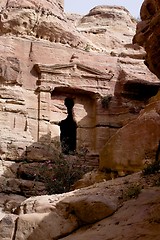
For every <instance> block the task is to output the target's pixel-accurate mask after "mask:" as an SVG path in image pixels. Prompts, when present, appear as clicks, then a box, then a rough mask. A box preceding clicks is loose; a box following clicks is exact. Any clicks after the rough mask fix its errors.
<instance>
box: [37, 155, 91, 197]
mask: <svg viewBox="0 0 160 240" xmlns="http://www.w3.org/2000/svg"><path fill="white" fill-rule="evenodd" d="M39 170H40V175H39V176H38V178H37V179H36V180H38V181H42V182H44V184H45V186H46V190H47V192H48V193H49V194H58V193H64V192H68V191H70V189H71V187H72V185H73V184H74V183H75V182H76V181H78V180H79V179H80V178H81V177H82V176H83V175H84V174H85V173H87V172H88V171H89V167H87V166H86V165H85V164H84V163H82V162H81V159H80V158H79V156H76V155H75V156H71V155H68V156H67V157H66V156H64V155H62V154H60V156H59V158H57V159H56V160H54V161H53V162H51V161H46V162H44V164H43V165H42V166H41V167H40V169H39Z"/></svg>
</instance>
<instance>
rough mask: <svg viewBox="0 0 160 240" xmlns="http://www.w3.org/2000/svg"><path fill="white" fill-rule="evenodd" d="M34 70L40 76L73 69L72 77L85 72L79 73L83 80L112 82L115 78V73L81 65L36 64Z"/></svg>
mask: <svg viewBox="0 0 160 240" xmlns="http://www.w3.org/2000/svg"><path fill="white" fill-rule="evenodd" d="M34 69H35V70H36V71H37V73H38V74H42V73H48V74H53V75H54V74H55V75H57V74H60V75H61V74H62V72H64V74H65V70H66V69H71V77H72V74H73V76H74V72H78V70H80V71H83V73H80V72H79V76H81V77H83V78H93V79H102V80H111V79H112V77H113V73H111V72H108V73H107V72H102V71H100V70H98V69H96V68H92V67H88V66H86V65H84V64H81V63H75V62H74V63H68V64H55V65H47V64H39V63H38V64H35V65H34Z"/></svg>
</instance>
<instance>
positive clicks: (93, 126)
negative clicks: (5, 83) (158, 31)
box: [34, 63, 113, 153]
mask: <svg viewBox="0 0 160 240" xmlns="http://www.w3.org/2000/svg"><path fill="white" fill-rule="evenodd" d="M34 69H35V70H36V72H37V73H38V79H37V84H38V88H37V89H36V94H37V101H38V103H37V104H38V114H37V115H38V119H37V124H38V125H37V129H38V134H37V142H38V141H40V139H42V137H43V136H44V135H46V133H47V135H48V136H50V138H49V139H47V141H48V143H49V142H50V140H51V139H52V141H54V139H55V140H58V141H59V136H60V128H59V126H58V123H59V122H60V121H61V120H63V119H64V118H65V117H66V116H67V111H66V107H65V106H64V100H65V98H67V97H70V98H72V99H74V103H75V105H74V118H75V121H76V122H77V125H78V128H77V148H81V147H83V148H84V147H85V148H87V149H88V150H89V151H90V152H94V153H95V152H99V150H100V149H99V147H100V145H101V144H100V143H98V139H99V136H98V134H99V133H98V131H97V126H98V125H99V122H98V115H99V113H98V109H99V107H98V104H100V102H101V101H99V100H100V99H101V91H102V86H103V91H104V90H105V87H106V82H107V81H110V80H111V79H112V77H113V74H112V73H107V72H105V73H104V72H101V71H99V70H97V69H94V68H90V67H88V66H85V65H83V64H80V63H69V64H57V65H42V64H36V65H35V66H34ZM45 141H46V139H45Z"/></svg>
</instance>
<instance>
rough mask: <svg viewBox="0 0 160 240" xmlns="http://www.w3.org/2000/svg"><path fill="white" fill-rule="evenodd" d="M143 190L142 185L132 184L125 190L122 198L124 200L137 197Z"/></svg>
mask: <svg viewBox="0 0 160 240" xmlns="http://www.w3.org/2000/svg"><path fill="white" fill-rule="evenodd" d="M141 190H142V187H141V186H140V185H139V184H131V185H129V186H128V188H127V189H125V190H123V193H122V199H123V200H124V201H126V200H129V199H132V198H137V197H138V196H139V194H140V192H141Z"/></svg>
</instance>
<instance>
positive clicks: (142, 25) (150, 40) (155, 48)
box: [134, 0, 160, 78]
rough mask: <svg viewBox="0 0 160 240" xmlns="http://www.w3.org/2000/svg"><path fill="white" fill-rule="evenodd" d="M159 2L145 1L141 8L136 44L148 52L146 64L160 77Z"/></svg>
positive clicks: (135, 38)
mask: <svg viewBox="0 0 160 240" xmlns="http://www.w3.org/2000/svg"><path fill="white" fill-rule="evenodd" d="M159 12H160V3H159V1H155V0H154V1H151V0H145V1H144V2H143V5H142V7H141V12H140V15H141V21H140V22H139V24H138V25H137V31H136V35H135V37H134V42H136V43H138V44H139V45H141V46H143V47H144V48H145V50H146V52H147V54H146V57H145V63H146V65H147V66H148V68H149V69H150V70H151V71H152V72H153V73H155V74H156V75H157V76H158V78H159V77H160V71H159V56H160V55H159V51H160V48H159V41H160V40H159V18H160V17H159Z"/></svg>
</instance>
